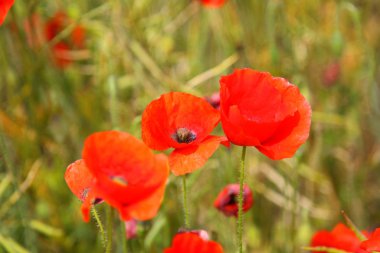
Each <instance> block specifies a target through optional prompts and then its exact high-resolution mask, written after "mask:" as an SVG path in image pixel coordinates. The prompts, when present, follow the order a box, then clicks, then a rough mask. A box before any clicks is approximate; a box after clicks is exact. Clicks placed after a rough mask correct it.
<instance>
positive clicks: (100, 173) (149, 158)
mask: <svg viewBox="0 0 380 253" xmlns="http://www.w3.org/2000/svg"><path fill="white" fill-rule="evenodd" d="M82 156H83V160H84V161H85V164H86V166H87V168H88V169H89V171H90V173H91V174H92V175H93V177H94V179H95V180H94V183H93V185H92V190H91V191H89V192H88V193H87V198H86V199H85V200H84V202H83V205H82V213H83V218H84V220H85V221H88V220H89V213H88V212H89V208H90V206H91V202H92V201H93V200H94V199H97V198H101V199H103V200H104V201H106V202H107V203H108V204H110V205H111V206H113V207H115V208H116V209H118V211H119V213H120V215H121V218H122V219H123V220H130V219H132V218H133V219H136V220H147V219H151V218H153V217H154V216H155V215H156V213H157V211H158V208H159V206H160V205H161V202H162V200H163V197H164V192H165V186H166V181H167V177H168V173H169V169H168V164H167V157H166V156H165V155H162V154H160V155H154V154H153V153H152V151H151V150H150V149H149V148H148V147H147V146H146V145H145V144H144V143H143V142H142V141H140V140H138V139H136V138H135V137H133V136H132V135H130V134H128V133H123V132H118V131H106V132H99V133H95V134H92V135H90V136H89V137H88V138H87V139H86V141H85V144H84V149H83V154H82Z"/></svg>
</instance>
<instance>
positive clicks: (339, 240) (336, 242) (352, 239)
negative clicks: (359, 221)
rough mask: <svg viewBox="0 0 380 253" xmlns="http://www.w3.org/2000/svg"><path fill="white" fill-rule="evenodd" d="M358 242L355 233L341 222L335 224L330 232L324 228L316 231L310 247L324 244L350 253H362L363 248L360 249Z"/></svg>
mask: <svg viewBox="0 0 380 253" xmlns="http://www.w3.org/2000/svg"><path fill="white" fill-rule="evenodd" d="M360 243H361V242H360V240H359V238H357V237H356V235H355V233H354V232H353V231H352V230H351V229H350V228H348V227H347V226H346V225H344V224H341V223H339V224H338V225H336V226H335V227H334V229H333V230H332V231H331V232H329V231H325V230H322V231H319V232H317V233H316V234H315V235H314V236H313V238H312V240H311V246H312V247H321V246H324V247H328V248H334V249H339V250H345V251H347V252H352V253H364V252H363V250H361V249H360ZM314 253H317V252H314ZM319 253H321V252H319ZM322 253H326V252H322Z"/></svg>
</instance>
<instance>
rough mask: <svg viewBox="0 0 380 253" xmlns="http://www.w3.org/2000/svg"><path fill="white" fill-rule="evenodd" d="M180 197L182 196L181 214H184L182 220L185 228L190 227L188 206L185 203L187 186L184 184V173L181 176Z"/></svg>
mask: <svg viewBox="0 0 380 253" xmlns="http://www.w3.org/2000/svg"><path fill="white" fill-rule="evenodd" d="M182 197H183V200H182V202H183V215H184V222H185V228H187V229H188V228H190V221H189V207H188V205H187V186H186V175H184V176H182Z"/></svg>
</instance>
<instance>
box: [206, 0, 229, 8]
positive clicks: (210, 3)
mask: <svg viewBox="0 0 380 253" xmlns="http://www.w3.org/2000/svg"><path fill="white" fill-rule="evenodd" d="M225 2H226V0H201V3H202V4H203V5H204V6H206V7H212V8H218V7H221V6H222V5H223V4H224V3H225Z"/></svg>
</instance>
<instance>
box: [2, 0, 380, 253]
mask: <svg viewBox="0 0 380 253" xmlns="http://www.w3.org/2000/svg"><path fill="white" fill-rule="evenodd" d="M57 11H64V12H67V14H68V15H69V17H70V18H71V19H72V20H73V21H74V22H75V23H76V24H80V25H82V26H84V27H85V29H86V31H87V34H86V49H85V50H84V51H81V52H73V56H78V55H79V56H80V57H79V58H80V60H78V61H75V62H74V63H73V64H72V65H71V66H70V67H68V68H66V69H63V70H62V69H59V68H57V67H56V66H55V65H54V63H53V62H52V59H51V51H50V47H51V45H52V43H50V44H47V43H46V42H43V45H42V46H41V45H39V44H38V43H37V42H38V41H39V39H40V37H41V34H42V35H43V31H44V28H43V24H44V22H46V20H47V19H48V18H50V17H52V16H53V15H54V13H55V12H57ZM379 13H380V2H379V1H371V0H355V1H354V0H351V1H348V0H347V1H343V0H341V1H332V0H325V1H317V0H310V1H301V2H300V1H290V0H284V1H278V0H268V1H258V0H235V1H233V0H230V1H228V3H227V4H226V5H225V6H224V7H223V8H221V9H206V8H203V7H202V6H200V5H199V4H198V3H197V2H195V1H178V0H155V1H154V0H139V1H131V0H112V1H99V0H97V1H69V0H60V1H36V0H33V1H16V4H15V5H14V7H13V8H12V9H11V12H10V13H9V15H8V17H7V20H6V23H5V24H4V25H3V26H2V27H0V47H1V49H0V73H1V74H0V201H1V202H0V203H1V205H0V222H1V225H0V252H25V250H26V251H28V252H102V246H101V241H100V237H98V236H97V234H98V233H97V231H96V225H95V224H94V223H93V222H92V223H90V224H86V223H83V222H82V220H81V217H80V212H79V207H80V203H79V201H78V200H77V199H76V198H75V197H74V196H73V195H72V194H71V192H70V191H69V190H68V188H67V186H66V184H65V182H64V179H63V173H64V171H65V168H66V166H67V165H68V164H69V163H71V162H72V161H74V160H75V159H77V158H79V157H80V154H81V149H82V143H83V140H84V139H85V138H86V136H87V135H89V134H90V133H92V132H94V131H101V130H107V129H111V128H112V126H113V124H112V122H115V121H117V124H116V125H117V126H118V128H119V129H120V130H124V131H128V132H131V133H132V134H134V135H135V136H140V115H141V113H142V111H143V110H144V108H145V106H146V105H147V104H148V103H149V102H150V101H151V100H152V99H154V98H156V97H158V96H159V95H160V94H162V93H164V92H167V91H170V90H176V91H186V92H191V93H193V94H196V95H199V96H206V95H210V94H212V93H213V92H215V91H217V90H218V88H219V84H218V79H219V76H220V75H221V74H227V73H230V72H231V71H232V70H233V68H237V67H251V68H255V69H259V70H265V71H270V72H271V73H273V74H274V75H278V76H283V77H286V78H287V79H289V80H290V81H291V82H292V83H295V84H297V85H298V86H299V87H300V89H301V90H302V92H303V94H305V95H306V96H307V98H308V100H309V101H310V102H311V104H312V108H313V124H312V132H311V136H310V139H309V141H308V142H307V144H305V145H304V146H303V147H302V148H301V150H300V151H299V152H298V154H297V156H296V157H294V158H292V159H289V160H286V161H281V162H273V161H270V160H268V159H266V158H265V157H264V156H263V155H261V154H260V153H259V152H257V151H255V150H254V149H249V150H248V161H247V165H248V168H247V175H248V176H247V182H248V184H249V185H250V186H251V187H252V189H253V190H254V193H255V205H254V208H253V210H252V211H250V212H249V213H248V214H247V215H246V219H245V220H246V232H245V237H246V238H245V239H246V242H247V247H248V250H247V252H261V253H265V252H281V253H282V252H292V253H293V252H301V247H302V246H306V245H308V243H309V240H310V237H311V236H312V234H313V232H314V231H316V230H317V229H322V228H331V227H332V226H333V225H334V224H335V223H337V222H338V221H342V218H341V217H340V210H341V209H344V210H345V211H346V212H347V214H348V215H349V216H350V217H351V218H352V220H354V221H355V223H356V224H357V225H359V226H360V227H361V228H363V229H364V228H366V229H371V228H374V227H376V226H379V225H380V215H379V212H378V210H379V208H380V195H379V194H378V192H379V191H380V189H379V188H380V183H379V178H380V145H379V138H380V134H379V129H380V104H379V103H380V100H379V98H380V94H379V89H380V84H379V79H380V68H379V59H380V30H379V29H378V24H379V23H380V15H379ZM33 15H35V16H37V17H38V20H40V21H39V23H38V22H37V25H35V26H33V29H32V33H31V34H30V33H27V32H26V31H27V30H26V27H27V25H26V24H27V21H28V20H30V19H31V17H32V16H33ZM70 29H72V27H71V28H70V26H69V27H68V28H67V31H68V32H69V31H70ZM42 37H43V36H42ZM65 37H67V33H66V34H65V32H63V33H61V34H60V35H58V37H57V39H56V40H57V41H58V40H59V39H64V38H65ZM30 40H32V42H33V41H34V42H35V43H31V41H30ZM79 53H80V54H79ZM332 63H337V64H338V65H339V67H340V73H339V74H337V75H336V76H335V80H333V81H332V82H331V81H330V82H326V80H325V78H324V75H325V74H324V73H325V71H326V68H329V66H330V65H331V64H332ZM110 82H114V86H115V89H114V90H113V91H115V93H114V96H116V98H117V99H116V100H114V103H115V105H114V106H115V107H116V108H117V114H118V115H119V117H117V118H116V119H115V116H113V115H111V114H110V106H111V105H110V100H109V98H110V94H109V85H110ZM218 132H220V128H219V130H218ZM239 152H240V150H239V148H237V147H233V148H232V149H231V150H226V149H225V148H221V149H220V150H218V151H217V152H216V154H215V155H214V156H213V158H211V159H210V160H209V161H208V163H207V165H206V166H205V167H204V168H203V169H201V170H200V171H198V172H196V173H194V174H192V175H191V176H190V178H189V189H190V195H189V201H190V203H191V205H190V207H191V209H190V211H191V221H192V224H193V226H194V228H203V229H207V230H208V231H210V232H211V233H212V236H213V238H214V239H216V240H218V241H219V242H220V243H221V244H222V245H223V246H224V248H225V249H226V252H233V249H234V239H232V238H233V237H232V236H231V235H232V234H233V233H234V231H235V220H234V219H231V218H225V217H224V216H223V215H222V214H220V213H218V212H217V211H216V210H215V209H214V208H213V207H212V206H211V203H212V201H213V199H214V198H215V196H216V195H217V193H218V192H219V190H220V189H221V188H222V187H223V186H224V185H225V184H227V183H232V182H236V181H237V167H238V157H239ZM31 175H32V176H31ZM180 192H181V191H180V182H179V180H176V179H175V177H174V176H171V178H170V184H169V186H168V189H167V192H166V199H165V201H164V203H163V206H162V209H161V211H160V213H159V215H158V216H157V217H156V218H155V219H154V220H153V221H151V222H146V223H144V224H140V226H139V233H140V236H139V237H138V238H137V239H133V240H131V241H130V246H131V248H132V249H134V251H133V252H139V250H140V251H142V252H152V253H154V252H162V248H164V247H166V246H168V245H169V244H170V241H171V238H172V236H173V235H174V234H175V232H176V231H177V229H178V228H179V227H180V226H181V223H182V213H181V212H179V210H181V208H180V207H181V201H180V198H181V194H180ZM15 196H16V197H15ZM99 209H100V210H99V211H100V213H101V218H102V219H104V217H103V216H104V210H103V209H104V207H103V206H102V205H101V206H100V208H99ZM115 236H116V235H115ZM94 242H96V243H94ZM142 248H144V250H141V249H142Z"/></svg>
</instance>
